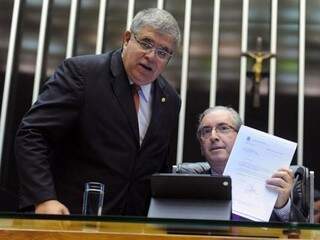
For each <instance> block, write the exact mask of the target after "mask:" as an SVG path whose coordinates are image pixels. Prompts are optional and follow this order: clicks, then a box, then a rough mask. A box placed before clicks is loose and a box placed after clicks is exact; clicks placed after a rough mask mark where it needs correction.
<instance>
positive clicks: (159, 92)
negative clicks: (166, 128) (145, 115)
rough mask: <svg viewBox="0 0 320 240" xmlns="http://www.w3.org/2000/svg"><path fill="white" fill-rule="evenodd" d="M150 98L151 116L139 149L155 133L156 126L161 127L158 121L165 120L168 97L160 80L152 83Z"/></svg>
mask: <svg viewBox="0 0 320 240" xmlns="http://www.w3.org/2000/svg"><path fill="white" fill-rule="evenodd" d="M152 96H153V97H152V115H151V119H150V123H149V127H148V130H147V132H146V135H145V137H144V139H143V142H142V145H141V147H143V145H144V144H145V143H146V142H147V141H148V139H149V137H150V136H152V134H154V132H155V131H157V129H156V126H158V125H159V126H161V124H159V121H163V120H164V119H165V113H166V111H165V108H166V102H167V98H168V96H167V94H166V92H165V86H164V84H163V82H162V79H161V78H158V79H157V80H156V81H154V83H153V89H152Z"/></svg>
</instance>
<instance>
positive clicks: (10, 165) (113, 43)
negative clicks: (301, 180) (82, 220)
mask: <svg viewBox="0 0 320 240" xmlns="http://www.w3.org/2000/svg"><path fill="white" fill-rule="evenodd" d="M129 1H130V2H132V1H131V0H129ZM19 2H21V6H20V12H19V17H18V24H17V26H18V29H17V35H16V42H15V44H14V50H15V52H14V55H13V58H12V66H11V67H12V68H11V69H12V75H11V77H10V86H9V89H8V91H7V92H6V91H5V87H4V86H5V76H6V71H7V69H8V48H9V38H10V29H11V23H12V17H13V8H14V3H15V1H14V0H0V104H2V105H1V106H2V109H4V110H5V111H4V110H2V112H1V115H0V117H1V118H2V122H5V125H3V126H4V128H0V131H2V134H3V136H4V137H3V142H2V143H3V150H2V155H1V156H0V160H1V175H0V185H1V187H2V188H3V189H5V190H6V191H8V192H10V193H12V194H14V195H15V194H16V193H17V188H18V187H17V186H18V182H17V173H16V170H15V157H14V153H13V142H14V137H15V133H16V130H17V127H18V124H19V122H20V120H21V118H22V116H23V114H24V113H25V112H26V111H27V110H28V109H29V108H30V106H31V104H32V94H33V87H34V79H35V69H36V59H37V52H38V49H39V28H40V20H41V10H42V5H43V3H44V1H42V0H24V1H19ZM71 2H72V0H53V1H50V6H49V11H48V22H47V30H46V41H45V47H44V55H43V56H44V57H43V62H42V66H43V68H42V71H41V76H40V79H41V81H40V88H41V85H42V84H43V83H44V82H45V81H46V80H47V79H48V77H50V75H52V73H53V72H54V70H55V68H56V67H57V65H58V64H59V63H60V62H61V61H62V60H63V59H64V58H65V57H66V51H67V41H68V31H69V17H70V7H71ZM78 2H79V5H78V9H77V21H76V24H75V25H74V26H75V38H74V40H75V41H74V48H73V52H72V55H84V54H95V52H96V44H97V31H98V18H99V6H100V0H80V1H78ZM186 2H187V1H183V0H170V1H164V2H163V8H164V9H166V10H168V11H169V12H171V13H172V14H173V16H174V17H175V18H176V19H177V21H178V23H179V25H180V28H181V31H182V35H183V31H184V30H185V28H186V26H184V22H185V20H184V19H185V17H186V16H185V7H186ZM214 2H215V1H213V0H197V1H193V2H192V8H191V21H190V22H191V24H190V45H189V46H188V54H189V57H188V59H189V62H188V63H189V64H188V67H187V89H186V99H185V103H186V109H185V110H186V111H185V113H182V114H183V116H184V117H185V125H184V127H183V129H182V131H183V133H184V137H183V141H182V144H183V145H182V146H183V148H182V153H181V154H182V155H181V156H182V160H183V161H184V162H194V161H203V159H202V157H201V154H200V151H199V144H198V143H197V140H196V137H195V133H196V126H197V118H198V115H199V113H201V112H202V111H203V110H204V109H206V108H207V107H209V94H210V81H211V59H212V58H211V57H212V56H211V50H212V40H213V38H212V31H213V30H212V29H213V18H214ZM106 3H107V6H106V14H105V22H104V34H103V35H104V38H103V45H102V52H107V51H109V50H111V49H114V48H119V47H121V41H122V40H121V39H122V33H123V31H125V30H126V25H127V14H128V6H129V5H128V1H125V0H123V1H122V0H121V1H119V0H107V1H106ZM157 4H158V1H157V0H136V1H134V13H136V12H138V11H139V10H141V9H143V8H148V7H157ZM271 4H272V0H251V1H250V2H249V16H248V41H247V45H248V50H249V51H255V50H256V47H257V46H256V39H257V37H259V36H260V37H262V39H263V43H262V50H263V51H265V52H270V33H271V20H272V19H271V16H272V14H271ZM299 4H300V1H299V0H281V1H279V2H278V22H277V23H278V25H277V27H278V30H277V35H278V37H277V49H278V50H277V52H276V86H275V105H274V108H275V111H274V113H275V117H274V134H275V135H277V136H280V137H283V138H286V139H288V140H291V141H294V142H297V138H298V84H299V71H298V69H299V68H298V65H299V57H300V56H299V16H300V14H299ZM242 10H243V1H240V0H223V1H221V6H220V20H219V21H220V25H219V37H218V52H217V56H218V65H217V71H216V74H217V82H216V87H217V88H216V100H215V104H216V105H228V106H231V107H233V108H235V109H236V110H238V109H239V86H240V67H241V66H240V62H241V61H240V59H241V34H242V17H243V11H242ZM319 11H320V1H319V0H308V1H306V19H305V20H306V25H305V27H306V28H305V82H304V125H303V130H304V134H303V157H302V161H303V162H302V163H303V165H305V166H307V167H308V168H309V169H310V170H314V171H315V186H316V187H317V186H319V184H320V175H319V172H320V163H319V162H318V155H317V154H318V151H317V147H318V143H317V139H318V136H319V133H320V130H319V125H318V124H319V122H320V114H318V110H319V106H320V80H319V76H320V65H319V59H320V28H319V25H320V15H319ZM182 42H183V41H182ZM182 58H183V46H181V47H180V48H179V50H178V53H177V54H176V55H175V56H174V58H173V59H171V61H170V63H169V66H168V68H167V70H166V72H165V73H164V75H165V77H166V78H167V79H168V80H169V82H170V83H171V84H172V85H173V86H174V87H175V88H176V90H177V91H178V93H180V91H181V86H182V84H181V83H182ZM269 62H270V61H269V60H266V61H264V64H263V72H264V74H263V76H264V79H263V80H262V82H261V86H260V106H259V107H253V102H252V78H251V75H252V73H251V67H252V64H253V62H252V61H251V60H250V59H248V62H247V71H248V77H247V79H246V87H245V89H246V92H245V99H246V101H245V124H246V125H248V126H251V127H254V128H258V129H260V130H262V131H266V132H267V131H268V103H269V100H268V99H269V69H270V64H269ZM5 94H8V96H7V99H8V102H7V107H5V108H4V107H3V104H4V99H5ZM4 114H5V115H4ZM4 119H5V120H4ZM177 135H178V130H177ZM176 151H177V150H176ZM296 155H297V154H296ZM296 155H295V157H294V160H293V164H296V163H297V156H296ZM175 162H176V159H172V163H173V164H174V163H175Z"/></svg>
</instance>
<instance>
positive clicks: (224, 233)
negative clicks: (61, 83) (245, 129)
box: [0, 214, 320, 240]
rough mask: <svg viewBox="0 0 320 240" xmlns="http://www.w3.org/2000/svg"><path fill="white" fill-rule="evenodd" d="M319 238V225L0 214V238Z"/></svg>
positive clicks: (109, 239)
mask: <svg viewBox="0 0 320 240" xmlns="http://www.w3.org/2000/svg"><path fill="white" fill-rule="evenodd" d="M270 238H300V239H320V225H315V224H298V223H287V224H284V223H257V222H227V221H202V220H197V221H196V220H166V219H148V218H131V217H99V218H98V217H95V218H93V217H83V216H49V215H19V214H2V215H1V214H0V239H1V240H28V239H32V240H102V239H103V240H106V239H108V240H137V239H141V240H169V239H170V240H173V239H179V240H180V239H181V240H191V239H192V240H196V239H270Z"/></svg>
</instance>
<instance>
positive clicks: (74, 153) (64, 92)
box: [15, 8, 180, 215]
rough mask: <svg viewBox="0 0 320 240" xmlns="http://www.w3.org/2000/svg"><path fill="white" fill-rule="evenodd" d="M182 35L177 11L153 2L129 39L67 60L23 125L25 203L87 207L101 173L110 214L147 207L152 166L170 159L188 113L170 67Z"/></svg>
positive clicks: (19, 150) (64, 210)
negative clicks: (89, 187)
mask: <svg viewBox="0 0 320 240" xmlns="http://www.w3.org/2000/svg"><path fill="white" fill-rule="evenodd" d="M179 42H180V30H179V26H178V24H177V22H176V20H175V19H174V18H173V16H172V15H171V14H170V13H168V12H167V11H165V10H160V9H155V8H153V9H146V10H142V11H140V12H139V13H138V14H137V15H136V16H135V17H134V19H133V21H132V25H131V27H130V31H126V32H125V33H124V34H123V46H122V49H119V50H115V51H111V52H109V53H107V54H102V55H95V56H94V55H92V56H80V57H74V58H70V59H67V60H65V61H64V62H63V63H62V64H61V65H60V66H59V67H58V68H57V70H56V71H55V73H54V74H53V76H52V77H51V78H50V79H49V80H48V81H47V82H46V83H45V85H44V87H43V90H42V92H41V94H40V95H39V98H38V100H37V102H36V103H35V104H34V105H33V106H32V107H31V109H30V110H29V112H28V113H27V114H26V115H25V116H24V118H23V119H22V122H21V125H20V127H19V130H18V133H17V137H16V144H15V152H16V159H17V166H18V172H19V176H20V183H21V192H20V207H21V208H30V207H34V209H35V212H36V213H47V214H69V213H76V214H78V213H81V208H82V196H83V191H84V185H85V183H86V182H91V181H94V182H101V183H103V184H105V188H106V189H105V192H106V193H105V202H104V205H103V212H102V213H103V214H115V215H145V214H146V212H147V209H148V205H149V200H150V186H149V176H150V175H151V174H153V173H156V172H163V171H167V169H168V156H169V150H170V149H169V145H170V140H171V139H172V137H173V132H174V129H175V127H176V124H177V120H178V115H179V109H180V99H179V96H178V95H177V93H176V91H175V90H174V89H173V88H172V87H171V86H170V85H169V84H168V82H167V81H166V80H165V79H164V78H163V77H162V76H161V75H160V74H161V73H162V72H163V71H164V69H165V67H166V65H167V63H168V62H169V60H170V58H171V57H172V55H173V54H174V52H175V50H176V49H177V47H178V45H179Z"/></svg>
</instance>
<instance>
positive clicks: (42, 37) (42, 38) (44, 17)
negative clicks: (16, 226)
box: [32, 0, 51, 103]
mask: <svg viewBox="0 0 320 240" xmlns="http://www.w3.org/2000/svg"><path fill="white" fill-rule="evenodd" d="M50 4H51V0H43V2H42V11H41V20H40V30H39V40H38V50H37V60H36V67H35V75H34V82H33V94H32V103H34V102H35V101H36V100H37V98H38V94H39V89H40V84H41V79H42V77H43V72H44V70H43V68H44V61H43V59H44V55H45V51H46V38H47V37H46V35H47V25H48V15H49V8H50Z"/></svg>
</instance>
